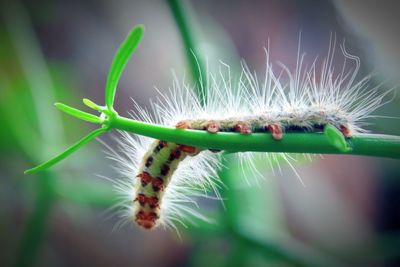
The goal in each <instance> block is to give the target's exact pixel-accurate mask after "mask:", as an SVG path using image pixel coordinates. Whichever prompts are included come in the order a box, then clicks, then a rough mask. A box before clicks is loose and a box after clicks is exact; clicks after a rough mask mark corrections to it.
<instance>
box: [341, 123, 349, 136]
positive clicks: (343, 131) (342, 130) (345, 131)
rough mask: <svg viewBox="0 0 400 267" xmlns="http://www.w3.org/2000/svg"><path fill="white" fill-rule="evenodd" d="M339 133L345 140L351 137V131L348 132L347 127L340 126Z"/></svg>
mask: <svg viewBox="0 0 400 267" xmlns="http://www.w3.org/2000/svg"><path fill="white" fill-rule="evenodd" d="M340 131H341V132H342V134H343V135H344V137H346V138H349V137H351V130H350V128H349V127H347V126H344V125H340Z"/></svg>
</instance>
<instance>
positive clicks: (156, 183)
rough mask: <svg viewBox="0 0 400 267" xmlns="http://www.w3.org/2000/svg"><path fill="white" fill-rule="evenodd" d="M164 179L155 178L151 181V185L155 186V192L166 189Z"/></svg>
mask: <svg viewBox="0 0 400 267" xmlns="http://www.w3.org/2000/svg"><path fill="white" fill-rule="evenodd" d="M163 184H164V181H163V179H161V178H160V177H156V178H153V180H152V181H151V185H152V187H153V190H154V192H158V191H160V190H164V185H163Z"/></svg>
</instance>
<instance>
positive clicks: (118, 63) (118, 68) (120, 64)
mask: <svg viewBox="0 0 400 267" xmlns="http://www.w3.org/2000/svg"><path fill="white" fill-rule="evenodd" d="M143 32H144V27H143V25H138V26H136V27H135V28H133V30H132V31H131V32H130V33H129V34H128V36H127V37H126V39H125V40H124V42H123V43H122V44H121V46H120V47H119V49H118V51H117V54H116V55H115V57H114V59H113V62H112V64H111V67H110V71H109V73H108V77H107V83H106V92H105V102H106V105H107V107H108V109H109V110H112V109H113V104H114V98H115V92H116V90H117V85H118V82H119V79H120V78H121V74H122V72H123V70H124V68H125V65H126V63H127V62H128V61H129V59H130V57H131V56H132V54H133V52H135V50H136V48H137V46H138V44H139V43H140V40H141V39H142V36H143Z"/></svg>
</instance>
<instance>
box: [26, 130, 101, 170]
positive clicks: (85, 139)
mask: <svg viewBox="0 0 400 267" xmlns="http://www.w3.org/2000/svg"><path fill="white" fill-rule="evenodd" d="M107 130H108V128H99V129H97V130H94V131H92V132H91V133H89V134H88V135H86V136H85V137H83V138H82V139H81V140H79V141H78V142H76V143H75V144H73V145H72V146H70V147H69V148H67V149H66V150H65V151H64V152H62V153H61V154H58V155H57V156H55V157H54V158H52V159H50V160H49V161H46V162H44V163H42V164H40V165H38V166H36V167H34V168H32V169H29V170H26V171H25V172H24V173H25V174H32V173H36V172H39V171H41V170H44V169H47V168H49V167H51V166H53V165H54V164H56V163H58V162H59V161H61V160H63V159H65V158H66V157H68V156H69V155H71V154H72V153H74V152H75V151H77V150H78V149H79V148H80V147H81V146H83V145H85V144H87V143H88V142H89V141H91V140H92V139H94V138H96V137H97V136H99V135H100V134H102V133H104V132H106V131H107Z"/></svg>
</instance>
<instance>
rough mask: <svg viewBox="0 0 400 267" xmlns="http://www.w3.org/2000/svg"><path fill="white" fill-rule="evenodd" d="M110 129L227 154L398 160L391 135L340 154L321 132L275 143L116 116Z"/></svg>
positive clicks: (366, 139) (398, 145)
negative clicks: (338, 156) (357, 156)
mask: <svg viewBox="0 0 400 267" xmlns="http://www.w3.org/2000/svg"><path fill="white" fill-rule="evenodd" d="M110 127H111V128H116V129H119V130H125V131H130V132H133V133H136V134H139V135H145V136H148V137H152V138H155V139H161V140H165V141H170V142H175V143H179V144H185V145H190V146H196V147H204V148H212V149H219V150H225V151H228V152H240V151H243V152H244V151H256V152H286V153H313V154H351V155H362V156H376V157H387V158H396V159H399V158H400V137H398V136H392V135H378V134H358V135H355V136H353V137H351V138H349V139H347V143H348V146H349V148H350V150H349V151H341V150H339V149H338V148H337V147H335V146H333V145H332V144H331V143H330V142H329V140H328V138H327V137H326V136H325V135H324V134H321V133H286V134H285V135H284V138H283V139H282V140H280V141H276V140H274V139H273V138H272V137H271V135H270V134H268V133H254V134H250V135H242V134H238V133H230V132H220V133H217V134H210V133H208V132H206V131H197V130H181V129H176V128H173V127H167V126H161V125H153V124H149V123H145V122H140V121H135V120H132V119H128V118H124V117H121V116H116V117H115V118H114V119H113V120H111V121H110Z"/></svg>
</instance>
